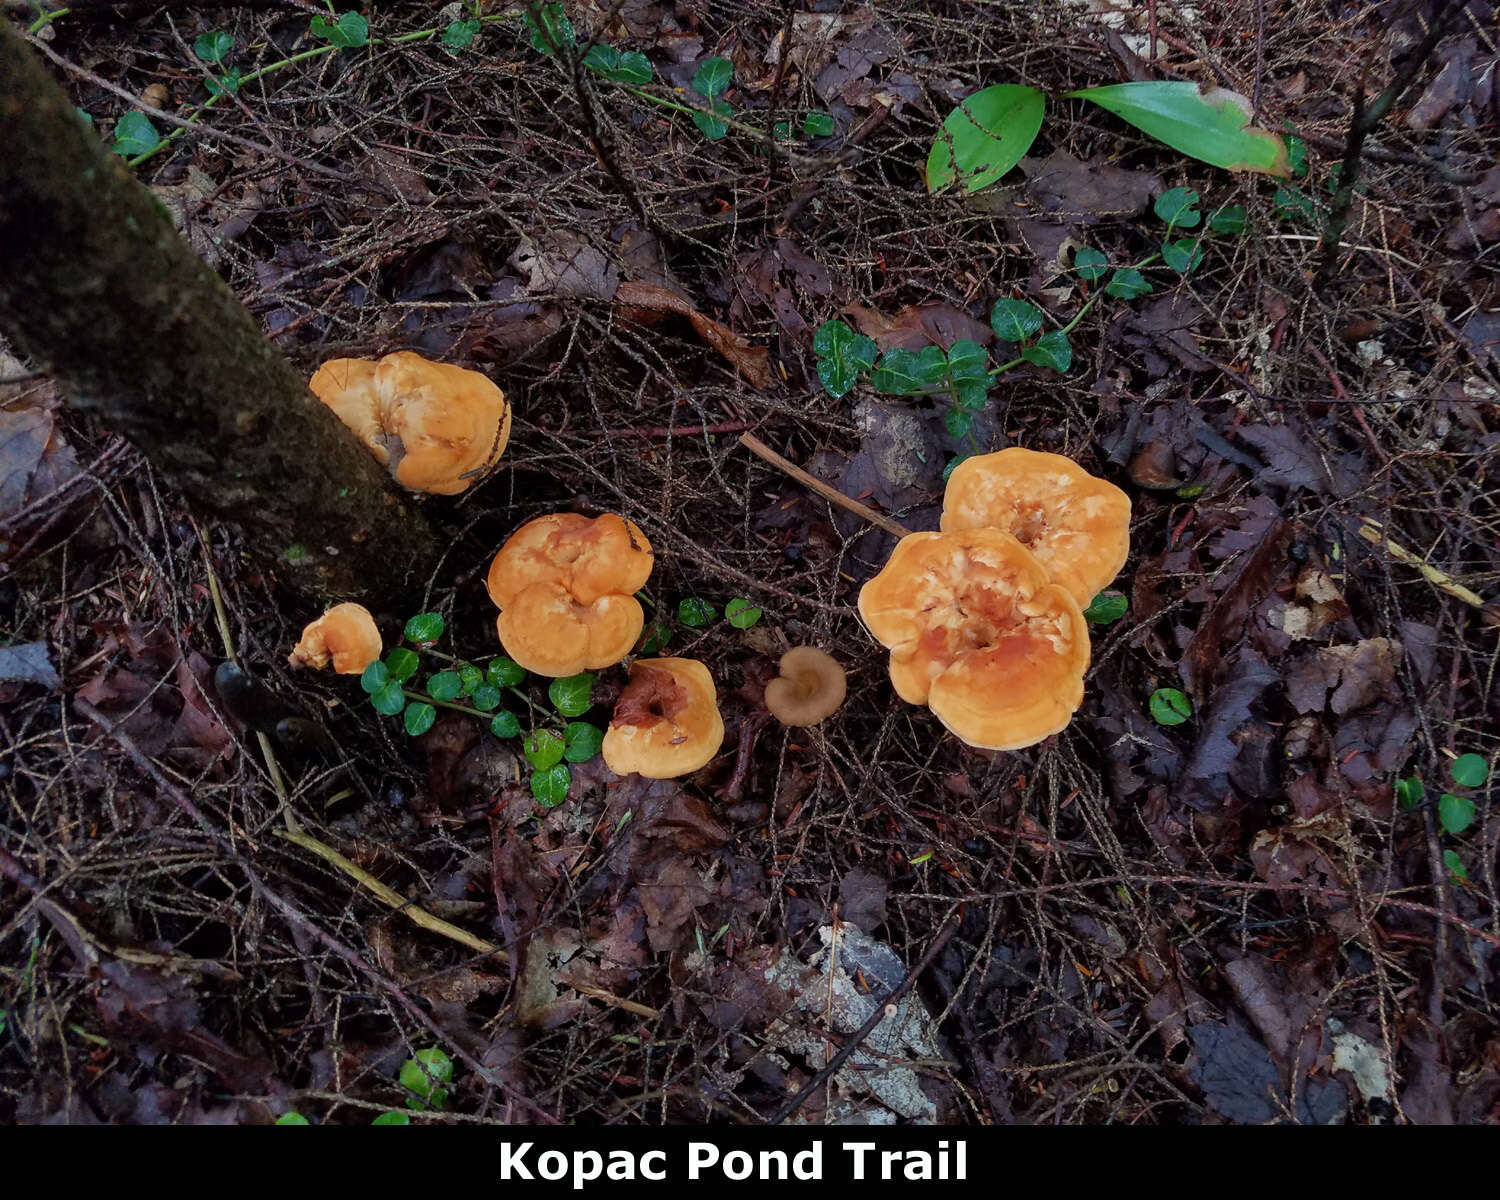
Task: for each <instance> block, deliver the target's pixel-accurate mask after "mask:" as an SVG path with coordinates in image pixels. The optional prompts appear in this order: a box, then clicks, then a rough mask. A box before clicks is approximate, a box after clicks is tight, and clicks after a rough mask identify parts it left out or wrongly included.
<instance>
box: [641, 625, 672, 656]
mask: <svg viewBox="0 0 1500 1200" xmlns="http://www.w3.org/2000/svg"><path fill="white" fill-rule="evenodd" d="M671 640H672V631H671V630H670V629H668V628H667V627H666V626H665V625H663V624H662V623H661V622H659V621H653V622H652V623H651V624H650V625H647V626H646V628H645V630H643V631H642V633H641V640H640V642H639V643H638V644H637V646H636V648H635V652H636V653H637V654H655V653H656V652H657V651H659V650H660V649H662V647H664V646H665V645H666V644H667V643H668V642H669V641H671Z"/></svg>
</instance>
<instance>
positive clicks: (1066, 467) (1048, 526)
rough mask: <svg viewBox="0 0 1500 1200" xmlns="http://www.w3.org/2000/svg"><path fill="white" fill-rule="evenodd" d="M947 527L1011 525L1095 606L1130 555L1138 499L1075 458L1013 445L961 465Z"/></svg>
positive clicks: (1081, 599)
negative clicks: (1133, 508) (1132, 502)
mask: <svg viewBox="0 0 1500 1200" xmlns="http://www.w3.org/2000/svg"><path fill="white" fill-rule="evenodd" d="M941 528H942V530H943V532H944V533H955V532H958V531H959V530H963V529H986V528H988V529H1003V530H1004V531H1005V532H1006V533H1009V534H1011V535H1013V536H1014V537H1016V538H1017V539H1018V540H1019V541H1020V542H1021V543H1022V545H1024V546H1025V547H1026V548H1027V549H1028V550H1030V551H1031V552H1032V553H1033V554H1034V555H1036V557H1037V560H1038V561H1039V562H1040V563H1041V564H1042V566H1043V567H1045V568H1046V570H1047V573H1048V574H1049V575H1050V576H1051V577H1052V582H1053V583H1060V584H1062V586H1063V587H1065V588H1067V589H1068V591H1070V592H1072V593H1073V597H1074V599H1076V600H1077V601H1078V603H1079V604H1088V603H1089V602H1090V601H1092V600H1093V598H1094V597H1095V596H1097V595H1098V594H1099V593H1100V592H1101V591H1102V590H1103V589H1104V588H1105V587H1106V586H1108V584H1109V582H1110V581H1111V580H1112V579H1114V577H1115V576H1116V575H1118V574H1119V573H1120V568H1121V567H1123V566H1124V565H1125V560H1126V558H1128V557H1129V555H1130V497H1129V496H1127V495H1126V494H1125V493H1124V492H1122V491H1121V490H1120V489H1119V488H1117V487H1115V485H1114V484H1112V483H1110V482H1109V481H1108V480H1104V479H1100V478H1098V477H1097V476H1094V475H1090V474H1089V473H1088V472H1087V471H1085V470H1084V469H1083V468H1082V467H1080V466H1079V465H1078V464H1077V463H1075V462H1074V461H1073V460H1072V459H1071V458H1064V457H1063V456H1062V455H1061V454H1046V453H1043V452H1042V451H1039V450H1025V449H1022V448H1021V447H1019V446H1013V447H1011V448H1010V449H1008V450H1000V451H997V452H996V453H994V454H978V455H975V456H974V457H973V458H966V459H964V460H963V462H961V463H959V464H958V466H957V467H955V468H954V470H953V474H952V475H951V476H949V478H948V488H947V491H946V492H945V493H944V494H943V518H942V522H941Z"/></svg>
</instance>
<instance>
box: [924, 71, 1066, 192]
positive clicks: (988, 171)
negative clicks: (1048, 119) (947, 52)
mask: <svg viewBox="0 0 1500 1200" xmlns="http://www.w3.org/2000/svg"><path fill="white" fill-rule="evenodd" d="M1045 107H1046V100H1045V99H1044V98H1043V96H1042V93H1041V92H1039V91H1037V90H1036V88H1031V87H1022V86H1020V85H1019V84H1014V83H1000V84H996V85H995V86H994V87H987V88H984V89H983V90H981V91H978V92H975V93H974V94H973V95H971V96H966V97H965V98H964V99H963V100H962V101H961V102H960V103H959V105H958V107H957V108H955V109H954V110H953V111H952V112H951V113H949V114H948V116H947V118H946V119H945V120H944V121H943V127H942V129H940V130H939V131H938V135H937V137H936V138H935V139H934V140H933V143H932V149H931V151H929V152H928V155H927V190H928V191H929V192H934V193H935V192H941V191H943V190H944V189H945V188H949V187H952V186H953V184H954V183H957V182H960V181H961V182H962V183H963V186H964V190H965V191H967V192H976V191H978V190H979V189H980V188H982V187H988V186H989V185H990V184H992V183H994V182H995V181H996V180H997V179H999V178H1000V177H1001V176H1002V175H1004V174H1005V173H1006V172H1007V171H1009V170H1010V169H1011V168H1012V167H1013V166H1015V165H1016V164H1017V163H1018V162H1020V161H1021V159H1022V158H1023V157H1025V155H1026V151H1028V150H1030V149H1031V143H1032V142H1034V141H1036V135H1037V132H1038V131H1039V130H1040V129H1041V127H1042V112H1043V110H1044V109H1045Z"/></svg>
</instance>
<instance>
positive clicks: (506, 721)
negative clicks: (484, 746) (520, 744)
mask: <svg viewBox="0 0 1500 1200" xmlns="http://www.w3.org/2000/svg"><path fill="white" fill-rule="evenodd" d="M490 732H491V733H493V734H494V735H495V736H496V737H497V738H513V737H515V736H516V735H517V734H518V733H520V732H521V722H520V721H518V720H516V714H515V713H513V712H500V713H496V714H495V719H494V720H493V721H491V722H490Z"/></svg>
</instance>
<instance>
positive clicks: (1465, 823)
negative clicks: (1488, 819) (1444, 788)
mask: <svg viewBox="0 0 1500 1200" xmlns="http://www.w3.org/2000/svg"><path fill="white" fill-rule="evenodd" d="M1473 823H1474V801H1472V800H1470V799H1469V798H1468V797H1467V796H1455V795H1454V794H1453V793H1452V792H1444V793H1443V794H1442V795H1441V796H1440V797H1439V798H1438V824H1439V825H1441V826H1442V827H1443V829H1444V830H1445V831H1446V832H1448V833H1462V832H1463V831H1464V830H1465V829H1467V828H1468V827H1469V826H1470V825H1472V824H1473Z"/></svg>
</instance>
